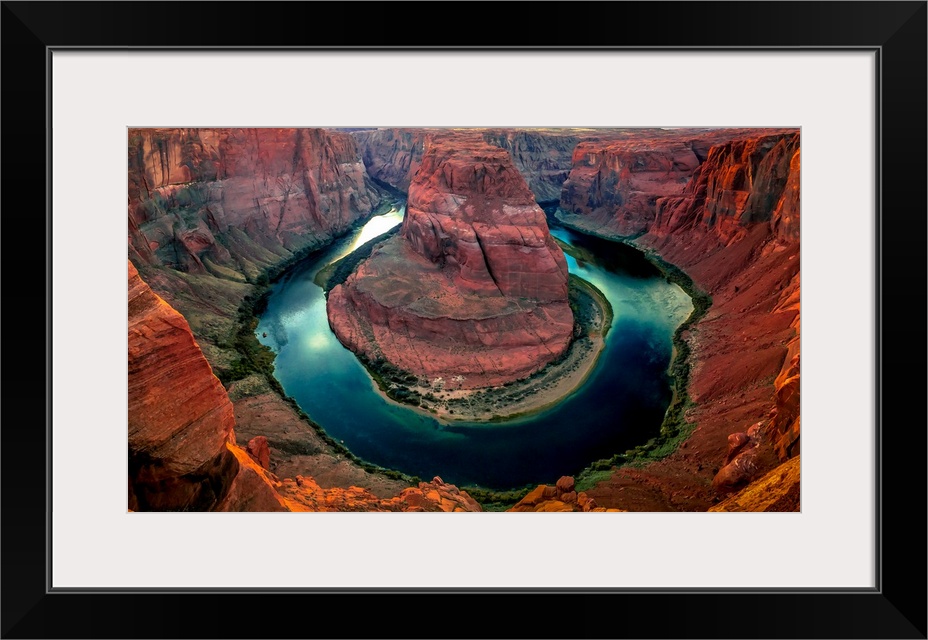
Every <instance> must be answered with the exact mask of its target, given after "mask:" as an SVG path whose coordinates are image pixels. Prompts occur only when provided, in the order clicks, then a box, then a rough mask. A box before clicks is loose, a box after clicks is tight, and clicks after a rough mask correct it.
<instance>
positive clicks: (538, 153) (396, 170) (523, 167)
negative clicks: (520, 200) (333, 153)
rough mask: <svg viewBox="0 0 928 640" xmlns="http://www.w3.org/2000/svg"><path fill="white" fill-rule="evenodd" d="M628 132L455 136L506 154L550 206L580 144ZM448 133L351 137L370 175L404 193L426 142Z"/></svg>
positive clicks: (483, 131)
mask: <svg viewBox="0 0 928 640" xmlns="http://www.w3.org/2000/svg"><path fill="white" fill-rule="evenodd" d="M629 131H634V130H627V131H623V130H617V129H614V130H610V129H603V130H596V129H586V130H579V129H470V130H467V129H465V130H457V132H456V133H457V135H461V136H464V137H479V138H481V139H483V140H484V141H485V142H486V143H488V144H491V145H494V146H497V147H499V148H501V149H505V150H506V151H508V152H509V154H510V155H511V156H512V161H513V164H514V165H515V167H516V169H518V171H519V173H521V174H522V177H523V178H525V181H526V183H528V187H529V189H531V191H532V193H533V194H534V195H535V200H537V201H538V202H550V201H553V200H557V199H559V198H560V196H561V186H562V185H563V183H564V181H565V180H566V179H567V175H568V174H569V173H570V170H571V159H572V157H573V151H574V147H576V146H577V143H578V142H579V141H580V140H592V139H595V140H603V139H612V138H615V137H621V136H624V135H627V134H628V132H629ZM449 133H450V132H449V130H445V129H377V130H373V131H358V132H355V133H353V134H352V135H353V136H354V137H355V139H356V140H357V142H358V147H359V148H360V149H361V155H362V158H363V159H364V164H365V166H366V167H367V171H368V173H369V174H370V175H371V176H373V177H374V178H376V179H377V180H380V181H383V182H386V183H387V184H389V185H391V186H393V187H395V188H397V189H399V190H400V191H403V192H407V191H409V185H410V184H411V183H412V179H413V177H414V176H415V175H416V171H418V169H419V165H420V164H421V163H422V154H423V153H424V152H425V146H426V139H427V138H429V137H433V136H439V137H447V136H448V135H449ZM451 135H454V133H451Z"/></svg>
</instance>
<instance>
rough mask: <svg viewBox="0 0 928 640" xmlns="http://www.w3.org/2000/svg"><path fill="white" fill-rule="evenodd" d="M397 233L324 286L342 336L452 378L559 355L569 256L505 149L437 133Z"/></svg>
mask: <svg viewBox="0 0 928 640" xmlns="http://www.w3.org/2000/svg"><path fill="white" fill-rule="evenodd" d="M425 147H426V151H425V153H424V154H423V157H422V160H421V165H420V167H419V170H418V171H417V172H416V175H415V177H414V178H413V180H412V183H411V184H410V187H409V201H408V203H407V209H406V217H405V220H404V222H403V226H402V228H401V231H400V234H399V235H398V236H395V237H394V238H391V239H389V240H387V241H385V242H383V243H381V244H380V245H378V246H377V247H376V248H375V249H374V250H373V252H372V254H371V256H370V257H369V258H368V259H367V260H366V261H364V262H363V263H361V264H360V265H359V267H358V268H357V270H356V271H355V272H354V273H353V274H352V275H351V276H349V278H348V279H347V280H346V281H345V282H344V283H343V284H340V285H338V286H336V287H335V288H333V289H332V291H331V292H330V293H329V298H328V305H327V310H328V315H329V323H330V325H331V326H332V329H333V330H334V331H335V334H336V335H337V336H338V338H339V340H341V341H342V343H343V344H345V345H346V346H347V347H348V348H350V349H351V350H352V351H355V352H356V353H359V354H361V355H363V356H364V357H365V358H367V359H368V360H369V361H372V362H374V361H378V360H386V361H387V362H389V363H391V364H393V365H395V366H397V367H399V368H400V369H401V370H404V371H407V372H410V373H412V374H413V375H415V376H419V377H421V378H425V379H426V380H427V381H431V380H433V379H437V378H441V379H442V381H443V382H444V385H445V387H446V388H479V387H488V386H498V385H500V384H504V383H506V382H510V381H513V380H516V379H520V378H523V377H526V376H528V375H530V374H531V373H533V372H535V371H537V370H539V369H541V368H542V367H543V366H544V365H545V364H547V363H548V362H550V361H552V360H554V359H556V358H557V357H559V356H560V355H562V354H563V353H564V352H565V351H566V349H567V347H568V346H569V344H570V340H571V336H572V333H573V329H574V321H573V313H572V312H571V310H570V306H569V304H568V303H567V263H566V260H565V258H564V255H563V252H562V251H561V250H560V248H559V247H558V246H557V244H556V243H555V242H554V240H553V238H552V237H551V235H550V233H549V231H548V226H547V222H546V219H545V215H544V212H543V211H542V210H541V209H540V208H539V207H538V205H537V204H536V203H535V200H534V196H533V194H532V192H531V191H530V190H529V189H528V186H527V185H526V182H525V180H524V179H523V178H522V176H521V175H520V173H519V172H518V171H517V170H516V168H515V166H514V164H513V162H512V158H511V156H510V154H509V153H508V152H507V151H505V150H503V149H500V148H498V147H495V146H491V145H488V144H486V143H485V142H483V141H482V140H481V139H480V138H479V137H477V136H465V135H463V134H448V135H446V136H444V137H442V136H439V135H430V136H429V138H428V139H427V140H426V142H425Z"/></svg>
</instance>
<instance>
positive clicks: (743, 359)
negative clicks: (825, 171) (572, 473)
mask: <svg viewBox="0 0 928 640" xmlns="http://www.w3.org/2000/svg"><path fill="white" fill-rule="evenodd" d="M724 134H727V135H728V136H729V139H728V140H726V141H724V142H721V143H718V144H714V145H712V146H711V147H710V148H709V149H707V150H706V152H705V155H704V159H702V162H701V163H700V165H699V166H698V168H697V169H696V170H695V171H693V175H692V178H691V180H690V181H689V182H688V183H687V184H686V186H685V188H684V189H683V190H682V192H681V193H680V194H679V195H670V196H664V197H659V198H657V199H656V200H655V201H654V208H653V211H654V215H653V218H649V216H650V213H647V212H646V218H649V219H646V220H645V221H644V222H643V223H642V224H641V225H640V226H638V227H636V228H637V229H638V233H641V235H640V236H639V237H637V238H636V239H635V240H634V242H635V243H636V244H637V245H639V246H640V247H642V248H643V249H645V250H649V251H653V252H655V253H657V254H658V255H660V256H661V257H662V258H663V259H665V260H667V261H668V262H671V263H673V264H674V265H677V266H678V267H680V268H682V269H683V270H684V271H685V272H686V273H687V274H688V275H689V276H691V277H692V279H693V281H694V283H695V285H696V286H697V287H699V288H701V289H702V290H704V291H706V292H708V293H709V294H710V295H711V296H712V306H711V307H710V309H709V311H708V313H707V314H706V315H705V317H704V318H703V319H702V320H701V321H700V322H699V323H698V325H696V326H695V327H694V328H691V329H690V330H688V331H687V332H686V333H685V334H684V336H683V337H684V339H686V340H687V343H688V344H689V347H690V351H691V356H690V363H691V367H690V372H691V373H690V384H689V389H688V392H689V395H690V397H691V399H692V400H693V401H694V407H693V408H692V409H691V410H690V411H689V412H688V415H687V420H688V422H690V423H691V424H694V426H695V430H694V432H693V434H692V435H691V436H690V437H689V439H688V440H687V441H686V442H685V443H684V445H682V446H681V448H680V449H678V450H677V451H676V452H675V453H673V454H672V455H671V456H669V457H667V458H665V459H663V460H660V461H658V462H654V463H651V464H649V465H647V466H645V467H643V468H637V469H632V468H622V469H619V470H618V471H616V472H615V473H614V474H613V476H612V477H611V478H610V479H609V480H607V481H605V482H603V483H600V484H599V485H597V486H596V487H594V488H592V489H590V490H589V491H588V493H590V495H591V496H593V497H594V498H595V499H596V500H597V501H598V502H599V503H600V504H606V505H610V506H619V507H622V508H629V509H631V510H657V511H663V510H705V509H706V508H708V506H710V505H711V504H712V503H713V501H714V500H716V499H718V495H719V492H721V494H723V495H724V494H725V493H727V492H730V491H733V490H737V489H739V488H741V487H743V486H745V484H746V483H748V482H750V481H751V480H753V479H754V478H756V477H757V476H758V475H761V474H763V473H765V472H767V471H768V470H770V469H771V468H773V467H774V466H775V465H776V464H777V463H778V460H785V459H787V458H789V457H790V456H795V455H797V454H798V451H799V444H798V443H799V425H800V420H799V333H798V332H799V291H800V288H799V237H798V230H799V170H800V155H799V150H800V146H799V144H800V140H799V133H798V132H796V131H795V130H784V131H759V132H758V131H755V132H753V133H750V132H747V133H746V132H744V131H738V132H724V131H723V132H720V133H717V134H713V135H724ZM694 149H695V147H694ZM696 155H697V157H698V156H699V155H700V154H698V153H697V154H696ZM572 173H573V172H572ZM564 193H565V194H566V193H568V189H567V187H565V192H564ZM577 197H579V196H577ZM564 204H565V203H564V201H562V206H563V205H564ZM567 204H568V205H569V204H570V202H568V203H567ZM633 211H634V209H632V210H629V212H627V213H628V216H630V219H635V215H636V214H634V213H633ZM625 216H626V212H624V211H618V212H613V213H612V214H610V215H604V214H603V213H602V212H600V213H597V212H596V211H593V210H591V211H590V212H589V213H581V214H580V215H577V214H573V215H572V214H569V213H568V214H566V215H563V216H562V217H563V219H564V220H565V221H566V222H567V223H568V224H576V225H577V226H579V227H581V228H584V229H586V230H588V231H591V232H594V233H599V234H602V235H606V236H615V235H628V232H629V231H630V230H631V227H629V226H628V225H625V224H624V223H623V222H622V220H623V219H624V218H625ZM749 428H750V429H751V430H750V431H748V429H749ZM745 431H747V435H750V443H748V444H746V445H744V446H743V448H742V449H741V450H740V451H739V452H737V453H736V454H735V455H734V456H733V457H729V453H730V449H729V441H728V438H729V436H730V435H731V434H733V433H738V432H745Z"/></svg>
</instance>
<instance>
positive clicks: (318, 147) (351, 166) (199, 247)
mask: <svg viewBox="0 0 928 640" xmlns="http://www.w3.org/2000/svg"><path fill="white" fill-rule="evenodd" d="M380 199H381V193H380V191H379V190H378V188H377V187H376V186H375V185H374V184H373V183H372V182H371V180H370V178H369V177H368V175H367V172H366V170H365V168H364V164H363V163H362V161H361V156H360V153H359V151H358V149H357V147H356V145H355V142H354V139H353V138H352V137H351V136H350V135H348V134H347V133H339V132H330V131H326V130H323V129H130V130H129V221H130V225H129V226H130V233H129V246H130V257H133V258H136V259H137V260H139V261H140V264H156V265H165V266H168V267H172V268H175V269H178V270H180V271H184V272H188V273H195V274H207V273H208V274H210V275H213V276H216V277H219V278H224V279H231V280H244V279H245V276H246V275H247V276H254V275H256V274H257V273H258V272H259V270H260V269H261V268H263V267H265V266H268V265H271V264H275V263H277V262H280V261H281V260H282V259H284V258H285V257H286V256H288V255H290V253H291V252H293V251H296V250H299V249H301V248H304V247H308V246H318V245H321V244H322V243H324V242H326V241H328V240H330V239H331V238H332V237H333V235H335V234H337V233H339V232H342V231H344V230H346V229H347V228H348V227H349V226H350V225H351V224H353V223H354V222H355V221H357V220H358V219H359V218H361V217H363V216H366V215H368V214H369V213H370V212H371V210H372V209H373V208H374V207H376V206H377V204H378V203H379V202H380Z"/></svg>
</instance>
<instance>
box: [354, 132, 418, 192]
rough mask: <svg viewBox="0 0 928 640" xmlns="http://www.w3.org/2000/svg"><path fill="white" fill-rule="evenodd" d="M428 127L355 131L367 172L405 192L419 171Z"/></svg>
mask: <svg viewBox="0 0 928 640" xmlns="http://www.w3.org/2000/svg"><path fill="white" fill-rule="evenodd" d="M428 135H429V130H428V129H376V130H373V131H356V132H354V133H352V136H354V138H355V140H357V143H358V147H359V148H360V150H361V157H362V158H363V160H364V166H365V167H366V168H367V172H368V173H369V174H370V175H371V176H372V177H374V178H376V179H377V180H380V181H381V182H386V183H387V184H389V185H390V186H392V187H395V188H397V189H399V190H400V191H402V192H404V193H405V192H408V191H409V185H410V183H411V182H412V179H413V176H415V175H416V172H417V171H418V170H419V164H420V163H421V162H422V154H423V153H424V152H425V139H426V137H427V136H428Z"/></svg>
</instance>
